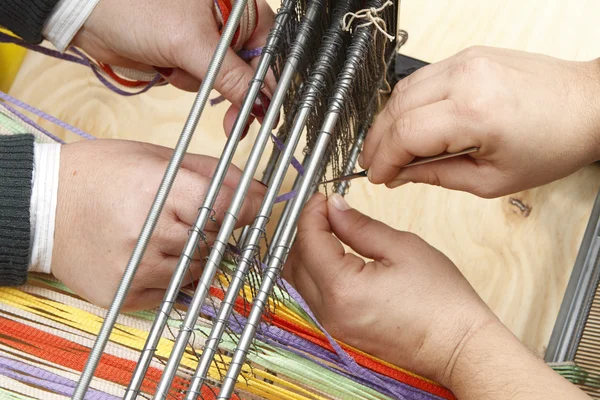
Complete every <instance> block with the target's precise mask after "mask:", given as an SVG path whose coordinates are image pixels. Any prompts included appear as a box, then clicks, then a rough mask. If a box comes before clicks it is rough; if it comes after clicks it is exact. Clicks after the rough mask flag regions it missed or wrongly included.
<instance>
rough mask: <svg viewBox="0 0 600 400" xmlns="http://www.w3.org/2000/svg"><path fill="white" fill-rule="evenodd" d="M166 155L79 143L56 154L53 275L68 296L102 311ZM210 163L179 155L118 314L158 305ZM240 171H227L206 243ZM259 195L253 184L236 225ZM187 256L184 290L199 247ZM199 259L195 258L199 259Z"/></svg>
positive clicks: (135, 146)
mask: <svg viewBox="0 0 600 400" xmlns="http://www.w3.org/2000/svg"><path fill="white" fill-rule="evenodd" d="M171 153H172V150H170V149H167V148H164V147H159V146H154V145H150V144H145V143H138V142H131V141H121V140H95V141H85V142H78V143H73V144H68V145H65V146H63V148H62V150H61V165H60V174H59V175H60V177H59V190H58V203H57V211H56V229H55V241H54V250H53V257H52V272H53V274H54V275H55V276H56V277H57V278H58V279H60V280H61V281H62V282H64V283H65V285H67V286H68V287H69V288H70V289H71V290H73V291H75V293H77V294H78V295H80V296H82V297H84V298H85V299H87V300H88V301H90V302H93V303H95V304H97V305H99V306H102V307H107V306H108V305H109V304H110V302H111V300H112V297H113V296H114V293H115V291H116V288H117V286H118V284H119V282H120V280H121V277H122V276H123V272H124V269H125V266H126V265H127V261H128V260H129V257H130V255H131V252H132V250H133V247H134V246H135V243H136V241H137V238H138V236H139V233H140V231H141V229H142V225H143V224H144V221H145V218H146V215H147V213H148V210H149V209H150V206H151V204H152V201H153V199H154V196H155V194H156V190H157V189H158V186H159V184H160V181H161V179H162V177H163V174H164V171H165V168H166V166H167V164H168V162H169V159H170V157H171ZM216 163H217V160H215V159H213V158H211V157H205V156H198V155H192V154H189V155H186V157H185V158H184V160H183V163H182V168H181V170H180V171H179V173H178V175H177V178H176V180H175V183H174V185H173V188H172V190H171V193H170V195H169V198H168V199H167V202H166V204H165V207H164V209H163V212H162V214H161V216H160V218H159V220H158V224H157V226H156V229H155V231H154V234H153V236H152V238H151V239H150V243H149V244H148V248H147V250H146V254H145V257H144V259H143V260H142V263H141V264H140V266H139V268H138V271H137V274H136V277H135V279H134V281H133V284H132V287H131V290H130V292H129V296H128V298H127V300H126V302H125V309H126V310H132V309H146V308H150V307H153V306H156V305H158V304H159V303H160V301H161V300H162V298H163V295H164V292H165V289H166V287H167V285H168V283H169V281H170V279H171V275H172V274H173V271H174V269H175V265H176V264H177V262H178V260H179V256H180V254H181V251H182V250H183V247H184V244H185V242H186V241H187V238H188V236H189V231H190V229H191V226H192V225H193V223H194V222H195V220H196V217H197V213H198V209H199V207H200V206H201V204H202V201H203V199H204V197H205V193H206V190H207V188H208V184H209V182H210V177H211V176H212V174H213V172H214V169H215V167H216ZM240 176H241V171H240V170H239V169H237V168H235V167H234V166H231V167H230V168H229V172H228V174H227V176H226V178H225V182H224V184H223V187H222V189H221V192H220V194H219V197H218V198H217V201H216V204H215V207H214V210H215V218H216V222H217V224H215V223H213V222H211V221H209V222H208V223H207V225H206V228H205V233H206V236H207V237H206V239H207V242H208V243H212V242H213V241H214V238H215V237H216V233H217V231H218V225H219V224H220V222H221V221H222V217H223V213H224V211H225V210H226V209H227V207H228V206H229V202H230V200H231V196H232V195H233V192H234V188H235V185H236V184H237V182H238V180H239V178H240ZM264 193H265V189H264V186H263V185H261V184H259V183H258V182H253V184H252V185H251V186H250V189H249V192H248V196H247V198H246V201H245V202H244V205H243V207H242V211H241V214H240V218H239V220H238V226H243V225H245V224H248V223H250V222H252V219H253V217H254V215H255V213H256V212H257V211H258V207H259V206H260V203H261V201H262V197H263V195H264ZM200 244H201V246H200V251H199V252H197V253H196V254H194V256H193V257H192V259H193V261H192V263H191V266H190V273H189V274H188V276H187V277H186V279H185V281H184V284H188V283H190V282H191V281H192V279H198V277H199V276H200V273H201V263H200V257H201V255H206V254H204V253H206V247H205V243H202V242H201V243H200ZM201 253H202V254H201Z"/></svg>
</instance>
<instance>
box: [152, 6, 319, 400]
mask: <svg viewBox="0 0 600 400" xmlns="http://www.w3.org/2000/svg"><path fill="white" fill-rule="evenodd" d="M322 8H323V7H322V4H321V2H320V1H313V2H311V4H310V5H309V7H308V10H307V12H306V14H305V16H304V19H303V23H304V24H306V23H307V21H315V20H317V19H318V18H319V17H320V16H321V13H322ZM301 28H302V27H300V29H299V34H298V37H297V39H296V42H295V43H294V47H296V48H297V49H298V51H297V52H294V51H292V52H291V53H290V56H289V57H288V59H287V61H286V63H285V67H284V69H283V71H282V73H281V77H280V80H279V84H278V86H277V88H276V89H275V93H274V94H273V98H272V100H271V104H270V106H269V109H268V110H267V113H266V115H265V117H264V119H263V123H262V125H261V128H260V130H259V132H258V136H257V138H256V141H255V143H254V146H253V147H252V150H251V152H250V155H249V157H248V161H247V163H246V167H245V168H244V171H243V173H242V177H241V179H240V181H239V183H238V186H237V188H236V191H235V193H234V195H233V199H232V201H231V204H230V206H229V209H228V210H227V212H226V213H225V218H224V220H223V223H222V225H221V229H220V230H219V233H218V234H217V238H216V239H215V242H214V245H213V247H212V249H211V252H210V255H209V256H208V259H207V262H206V265H205V267H204V271H203V272H202V275H201V277H200V280H199V282H198V285H197V289H196V292H195V293H194V297H193V298H192V301H191V303H190V306H189V307H188V311H187V313H186V316H185V319H184V321H183V324H182V326H181V329H180V331H179V333H178V335H177V339H176V341H175V345H174V347H173V350H172V352H171V356H170V357H169V360H168V361H167V365H166V367H165V369H164V372H163V375H162V377H161V379H160V381H159V383H158V387H157V390H156V394H155V397H158V398H165V396H166V395H167V392H168V389H169V387H170V385H171V382H172V380H173V377H174V376H175V373H176V371H177V368H178V367H179V363H180V361H181V358H182V356H183V353H184V351H185V348H186V346H187V343H188V340H189V338H190V336H191V333H192V331H193V329H194V326H195V322H196V319H197V318H198V315H199V314H200V310H201V307H202V304H203V303H204V300H205V299H206V296H207V294H208V291H209V289H210V285H211V283H212V281H213V279H214V276H215V274H216V272H217V269H218V267H219V265H220V263H221V260H222V258H223V255H224V253H225V251H226V247H227V243H228V242H229V238H230V236H231V234H232V232H233V230H234V228H235V224H236V222H237V217H238V214H239V212H240V209H241V207H242V204H243V202H244V199H245V197H246V194H247V192H248V188H249V187H250V183H251V182H252V179H253V176H254V174H255V173H256V169H257V168H258V164H259V162H260V158H261V156H262V153H263V152H264V148H265V146H266V144H267V142H268V141H269V138H270V135H271V131H272V129H273V126H274V125H275V122H276V120H277V119H278V118H279V116H278V114H279V110H280V108H281V105H282V104H283V101H284V99H285V96H286V93H287V89H288V87H289V85H290V84H291V82H292V79H293V77H294V75H295V74H296V69H297V67H298V65H299V63H300V62H302V61H304V60H301V58H302V57H301V55H302V54H303V50H302V46H303V45H304V43H306V41H307V40H308V35H310V34H311V33H312V30H306V29H301Z"/></svg>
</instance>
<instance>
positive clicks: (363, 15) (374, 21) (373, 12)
mask: <svg viewBox="0 0 600 400" xmlns="http://www.w3.org/2000/svg"><path fill="white" fill-rule="evenodd" d="M392 5H394V3H393V2H392V1H391V0H388V1H386V2H385V4H384V5H382V6H381V7H379V8H374V7H371V8H365V9H363V10H360V11H357V12H356V13H353V12H349V13H346V15H344V18H343V19H342V30H344V31H347V32H350V33H352V23H353V22H354V20H355V19H366V20H367V22H364V23H362V24H360V25H357V26H356V27H357V28H363V27H366V26H370V25H374V26H375V28H377V30H378V31H379V32H381V33H383V35H385V36H386V37H387V38H388V39H389V40H390V42H391V41H393V40H394V39H395V37H394V35H390V34H389V33H388V32H387V31H386V30H387V26H386V23H385V21H384V20H383V18H381V17H380V16H379V13H381V12H382V11H383V10H384V9H385V8H386V7H389V6H392ZM348 17H350V20H348V21H346V19H347V18H348Z"/></svg>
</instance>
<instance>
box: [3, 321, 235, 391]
mask: <svg viewBox="0 0 600 400" xmlns="http://www.w3.org/2000/svg"><path fill="white" fill-rule="evenodd" d="M0 343H3V344H5V345H7V346H10V347H13V348H15V349H18V350H20V351H23V352H25V353H28V354H31V355H34V356H36V357H39V358H41V359H44V360H46V361H49V362H52V363H55V364H59V365H62V366H63V367H67V368H70V369H73V370H75V371H82V370H83V367H84V365H85V362H86V361H87V358H88V355H89V352H90V349H89V348H87V347H85V346H81V345H79V344H77V343H74V342H71V341H69V340H66V339H63V338H61V337H58V336H56V335H52V334H50V333H46V332H43V331H40V330H39V329H36V328H33V327H30V326H27V325H24V324H21V323H18V322H15V321H11V320H9V319H5V318H2V317H0ZM136 364H137V363H136V362H134V361H131V360H127V359H124V358H120V357H116V356H113V355H110V354H106V353H104V354H103V355H102V357H101V358H100V362H99V364H98V368H97V369H96V373H95V375H94V376H96V377H98V378H101V379H105V380H108V381H110V382H114V383H117V384H120V385H123V386H127V385H128V384H129V382H130V381H131V377H132V376H133V370H134V368H135V365H136ZM161 375H162V371H161V370H159V369H158V368H154V367H150V368H148V372H147V373H146V377H145V378H144V381H143V382H142V387H141V389H142V391H143V392H146V393H150V394H154V392H155V391H156V386H157V384H158V381H159V380H160V377H161ZM188 384H189V381H187V380H185V379H183V378H181V377H175V379H174V380H173V383H172V384H171V392H170V393H169V396H172V397H173V398H176V399H183V398H184V397H185V394H184V392H185V390H186V389H187V387H188ZM201 392H202V396H203V397H202V398H206V399H216V396H215V395H216V394H218V389H217V388H211V387H208V386H203V387H202V389H201ZM235 399H238V400H239V398H238V397H235Z"/></svg>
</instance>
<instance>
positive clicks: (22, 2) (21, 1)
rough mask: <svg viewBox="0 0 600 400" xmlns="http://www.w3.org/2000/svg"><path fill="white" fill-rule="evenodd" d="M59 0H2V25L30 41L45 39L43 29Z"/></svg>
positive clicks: (0, 15) (0, 6)
mask: <svg viewBox="0 0 600 400" xmlns="http://www.w3.org/2000/svg"><path fill="white" fill-rule="evenodd" d="M56 3H58V0H0V26H3V27H5V28H7V29H9V30H10V31H12V32H13V33H14V34H15V35H18V36H20V37H21V38H23V39H24V40H25V41H27V42H30V43H34V44H37V43H40V42H41V41H42V40H43V37H42V29H43V27H44V23H45V22H46V20H47V19H48V18H49V17H50V14H51V13H52V9H53V8H54V6H56Z"/></svg>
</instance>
